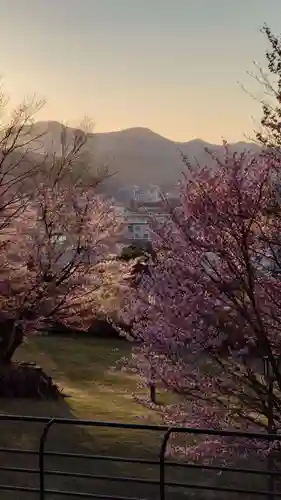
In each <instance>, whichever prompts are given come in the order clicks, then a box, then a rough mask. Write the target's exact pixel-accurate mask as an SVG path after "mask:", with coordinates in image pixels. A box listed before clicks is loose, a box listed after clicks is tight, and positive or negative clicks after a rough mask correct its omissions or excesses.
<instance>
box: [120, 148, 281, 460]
mask: <svg viewBox="0 0 281 500" xmlns="http://www.w3.org/2000/svg"><path fill="white" fill-rule="evenodd" d="M210 154H211V153H210ZM183 160H184V162H185V164H186V167H187V170H186V175H185V177H184V180H183V182H182V184H181V205H180V207H178V208H176V209H173V210H172V209H170V211H169V213H170V217H169V220H168V221H167V222H165V223H162V224H161V223H157V221H156V220H154V221H153V224H154V238H155V241H154V248H155V250H156V255H157V258H156V260H154V261H153V262H151V264H150V268H149V272H148V273H146V274H143V275H142V277H141V282H140V284H139V286H138V288H137V290H135V292H134V293H133V292H130V294H129V295H128V297H127V303H126V307H125V308H124V313H123V319H124V322H126V323H127V324H129V323H130V324H131V325H132V333H131V336H130V337H129V338H131V340H132V341H134V342H135V343H136V344H137V346H136V347H135V354H134V359H135V361H136V362H137V366H138V370H139V371H140V372H141V373H142V375H143V376H144V377H145V378H146V379H147V380H148V382H151V377H152V375H153V380H154V381H155V380H157V381H158V382H161V383H162V384H164V386H166V387H167V388H169V389H172V390H173V391H175V392H176V393H178V395H179V401H180V402H179V404H177V405H174V406H172V407H170V408H167V409H166V412H165V418H166V420H167V421H169V422H170V423H177V424H181V425H185V426H189V427H207V428H215V429H226V428H228V429H229V428H236V429H242V430H247V429H248V430H249V429H252V430H253V429H255V430H257V429H263V430H266V428H267V417H268V410H269V408H268V391H267V383H266V380H265V377H264V376H263V369H262V363H263V358H264V356H266V357H268V359H269V363H270V366H271V369H272V372H273V374H274V379H275V383H274V392H273V410H274V411H273V414H274V422H273V429H275V430H276V431H278V432H279V430H280V425H281V420H280V415H281V412H280V405H281V399H280V389H281V377H280V372H279V370H278V365H279V363H280V359H281V336H280V322H281V312H280V311H281V309H280V301H281V274H280V271H281V267H280V265H281V252H280V250H281V247H280V245H281V240H280V234H281V233H280V229H281V212H280V204H279V200H277V199H276V197H275V194H274V193H275V191H274V189H273V185H274V180H275V178H276V172H277V171H278V169H279V168H280V166H279V160H278V158H277V159H274V158H273V157H272V156H271V157H270V158H266V157H264V156H260V157H257V156H256V155H253V154H230V152H229V151H228V148H227V145H225V157H224V160H220V159H216V162H217V168H215V169H210V168H208V166H206V167H205V168H199V167H198V166H197V167H196V168H192V167H191V166H190V165H189V163H188V159H187V158H183ZM166 208H167V210H169V207H168V206H166ZM255 445H256V446H261V444H260V443H258V444H257V443H252V444H250V443H245V442H244V443H243V445H241V443H240V445H239V443H234V442H233V441H231V440H226V439H219V440H218V439H217V438H216V439H211V438H210V439H204V440H198V441H196V442H195V443H193V444H192V445H191V444H190V442H189V446H188V447H187V448H186V450H185V452H186V453H189V454H190V456H193V457H194V458H199V457H201V456H202V455H204V456H209V457H211V456H215V455H220V456H224V455H225V453H226V452H227V453H228V454H233V453H236V454H237V453H238V451H239V452H242V453H243V454H245V452H249V451H250V450H251V447H252V448H253V446H254V447H255ZM238 448H239V449H238Z"/></svg>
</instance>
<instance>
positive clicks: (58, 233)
mask: <svg viewBox="0 0 281 500" xmlns="http://www.w3.org/2000/svg"><path fill="white" fill-rule="evenodd" d="M2 103H3V106H4V104H5V103H4V101H3V100H0V106H1V105H2ZM37 109H38V104H37V105H36V106H35V107H34V105H33V103H31V104H26V105H22V106H20V107H19V108H18V110H16V111H14V112H13V113H12V114H11V118H10V119H9V120H8V121H7V122H5V123H3V125H2V129H1V135H0V250H1V251H0V269H1V270H0V274H1V276H0V282H1V284H0V310H1V315H2V317H3V321H4V324H5V328H3V329H2V331H1V336H0V361H1V362H4V361H5V362H7V361H10V359H11V357H12V355H13V353H14V351H15V349H16V348H17V347H18V346H19V345H20V343H21V342H22V340H23V337H24V335H25V333H26V332H28V333H31V332H32V331H36V330H38V328H40V326H42V323H43V324H44V326H46V322H47V321H48V320H51V321H58V322H61V323H63V324H65V325H67V326H74V327H78V328H82V327H83V328H85V327H88V326H89V325H90V324H91V321H92V320H93V317H94V316H95V313H96V310H97V307H99V306H100V304H99V305H98V296H99V294H104V289H105V288H107V294H108V295H109V294H110V292H109V291H108V287H109V284H111V285H112V284H113V283H114V286H115V288H117V286H118V283H121V282H122V278H123V269H124V267H125V264H124V263H121V262H120V263H119V262H116V263H115V268H116V267H118V271H117V272H116V271H115V274H114V278H113V277H111V278H110V277H109V273H111V272H112V269H111V268H110V267H109V266H107V267H105V266H103V272H101V267H102V264H101V261H102V260H104V257H105V255H106V253H107V252H108V250H109V249H110V248H111V247H112V245H114V244H115V241H116V238H117V237H118V235H119V229H120V228H121V224H122V221H121V219H120V216H119V215H118V214H117V213H116V212H115V209H114V206H113V205H112V203H111V201H109V200H106V199H104V198H102V197H101V196H100V195H98V194H97V187H98V186H99V184H100V182H101V181H103V180H104V176H105V172H101V171H100V172H97V175H96V176H95V177H93V176H92V177H89V175H88V172H87V175H84V174H85V172H86V170H85V171H84V170H83V159H84V158H85V155H84V151H85V145H86V142H87V130H84V131H83V130H77V131H76V132H75V134H74V135H73V136H72V137H71V141H70V143H68V137H67V133H66V128H65V127H62V130H61V152H60V154H53V153H51V154H48V153H47V152H46V154H45V155H43V154H40V155H38V154H37V155H35V152H36V146H34V150H32V146H33V145H36V144H37V141H38V139H39V137H38V136H37V137H35V136H34V134H33V133H32V123H33V114H34V112H36V111H37ZM34 155H35V156H34ZM35 159H36V161H37V163H36V162H35ZM78 167H79V168H78ZM78 170H80V172H81V174H80V176H78V175H77V172H78ZM73 172H74V174H73ZM117 276H118V279H117ZM105 284H106V285H105ZM11 325H12V326H11Z"/></svg>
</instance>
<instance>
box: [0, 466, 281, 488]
mask: <svg viewBox="0 0 281 500" xmlns="http://www.w3.org/2000/svg"><path fill="white" fill-rule="evenodd" d="M154 464H155V465H159V462H154ZM165 465H173V466H174V465H175V464H171V463H169V462H165ZM176 465H177V464H176ZM178 465H179V466H183V467H184V468H185V469H193V470H194V469H198V470H199V471H202V470H210V471H214V472H215V471H216V472H231V473H242V474H256V475H260V476H267V477H268V476H271V477H280V478H281V472H276V471H271V472H269V471H262V470H258V469H239V468H235V467H220V466H215V465H210V466H208V465H206V466H201V465H197V464H184V465H183V464H180V463H179V464H178ZM0 472H16V473H24V474H39V469H28V468H24V467H9V466H0ZM45 474H46V475H54V476H66V477H76V478H81V479H96V480H107V481H124V482H137V483H138V482H142V483H144V482H145V483H147V484H158V480H150V479H145V478H139V479H138V478H134V477H127V476H118V477H115V476H104V475H93V474H88V473H84V472H81V473H80V472H68V471H56V470H50V469H49V470H48V469H46V470H45ZM165 484H168V482H167V483H165Z"/></svg>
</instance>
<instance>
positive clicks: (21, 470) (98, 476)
mask: <svg viewBox="0 0 281 500" xmlns="http://www.w3.org/2000/svg"><path fill="white" fill-rule="evenodd" d="M1 471H2V472H17V473H24V474H39V469H26V468H24V467H6V466H3V467H0V472H1ZM45 475H46V476H47V475H48V476H63V477H73V478H76V479H91V480H96V481H113V482H118V481H119V482H124V483H142V484H151V485H153V484H156V485H158V484H159V481H158V480H156V479H145V478H137V477H127V476H106V475H104V474H89V473H86V472H68V471H57V470H45Z"/></svg>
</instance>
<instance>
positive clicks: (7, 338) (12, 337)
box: [0, 319, 24, 364]
mask: <svg viewBox="0 0 281 500" xmlns="http://www.w3.org/2000/svg"><path fill="white" fill-rule="evenodd" d="M23 337H24V334H23V330H22V327H20V326H16V325H15V321H14V319H6V320H5V321H1V322H0V364H8V363H11V361H12V358H13V355H14V353H15V351H16V350H17V349H18V347H20V345H21V344H22V342H23Z"/></svg>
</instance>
